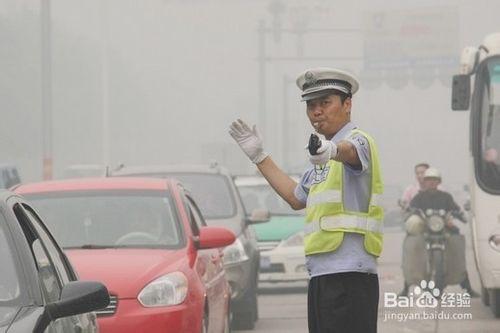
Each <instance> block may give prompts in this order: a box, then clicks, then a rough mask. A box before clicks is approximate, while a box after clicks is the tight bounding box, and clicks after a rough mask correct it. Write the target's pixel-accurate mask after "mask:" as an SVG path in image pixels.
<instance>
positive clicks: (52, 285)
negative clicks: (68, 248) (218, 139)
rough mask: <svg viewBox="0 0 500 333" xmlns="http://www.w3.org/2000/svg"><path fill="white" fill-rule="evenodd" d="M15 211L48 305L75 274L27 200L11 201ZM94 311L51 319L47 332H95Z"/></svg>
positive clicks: (74, 278)
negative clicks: (92, 312)
mask: <svg viewBox="0 0 500 333" xmlns="http://www.w3.org/2000/svg"><path fill="white" fill-rule="evenodd" d="M12 210H13V212H14V214H15V216H16V218H17V220H18V222H19V223H20V225H21V227H22V229H23V231H24V233H25V234H26V239H27V240H28V242H29V243H30V244H29V245H30V248H31V250H32V254H33V257H34V259H35V262H36V264H37V267H38V272H39V281H40V282H41V283H40V287H41V289H42V293H43V295H44V301H45V303H46V304H49V303H52V302H56V301H58V300H59V297H60V295H61V291H62V288H63V286H64V285H65V284H67V283H68V282H70V281H74V280H76V274H75V273H74V271H73V270H72V268H71V265H70V264H69V262H68V261H67V258H66V256H65V255H64V254H63V252H62V251H61V249H60V248H59V246H58V245H57V244H56V243H55V241H54V239H53V238H52V236H51V235H50V233H49V232H48V231H47V229H46V227H45V225H44V224H43V223H42V222H41V220H40V218H39V217H38V215H37V214H36V213H35V211H34V210H33V209H32V208H31V207H30V206H29V205H28V204H26V203H24V202H21V201H16V202H13V203H12ZM95 323H96V321H95V315H94V314H83V315H78V316H72V317H67V318H61V319H58V320H56V321H54V322H52V323H51V324H50V325H49V326H48V327H47V329H46V330H45V332H46V333H66V332H69V333H72V332H81V333H84V332H89V333H90V332H96V324H95Z"/></svg>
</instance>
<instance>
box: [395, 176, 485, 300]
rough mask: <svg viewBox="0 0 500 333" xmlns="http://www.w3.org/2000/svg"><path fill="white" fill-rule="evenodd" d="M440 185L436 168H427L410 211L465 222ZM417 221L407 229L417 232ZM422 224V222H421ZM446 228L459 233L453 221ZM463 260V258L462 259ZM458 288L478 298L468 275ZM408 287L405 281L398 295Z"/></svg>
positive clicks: (405, 291)
mask: <svg viewBox="0 0 500 333" xmlns="http://www.w3.org/2000/svg"><path fill="white" fill-rule="evenodd" d="M440 184H441V174H440V173H439V171H438V170H437V169H436V168H428V169H427V170H426V171H425V173H424V188H425V190H424V191H421V192H419V193H418V194H417V195H416V196H415V197H414V198H413V199H412V201H411V202H410V209H420V210H422V211H424V212H425V211H426V210H428V209H432V210H445V211H446V212H450V213H452V216H453V217H454V218H456V219H458V220H460V221H462V222H463V223H466V222H467V219H466V218H465V216H464V214H463V212H462V211H461V209H460V207H459V206H458V205H457V204H456V203H455V201H454V200H453V197H452V196H451V194H450V193H448V192H445V191H441V190H439V189H438V187H439V185H440ZM409 222H410V223H413V225H412V226H408V223H409ZM416 223H418V222H417V221H413V220H411V221H407V227H411V228H412V229H413V230H417V229H418V226H416V225H415V224H416ZM422 223H423V221H422ZM446 228H447V230H448V233H450V234H452V235H453V234H455V235H458V234H459V233H460V231H459V229H458V228H457V227H456V226H455V225H454V223H453V219H452V218H449V219H448V220H447V221H446ZM464 260H465V258H464ZM460 286H461V287H462V288H464V289H465V290H466V291H467V292H468V293H469V294H470V296H471V297H477V296H479V295H478V294H477V292H475V291H474V290H473V289H472V287H471V284H470V281H469V277H468V274H467V273H466V275H465V279H464V280H463V281H462V282H461V283H460ZM408 288H409V285H408V283H407V282H406V281H405V284H404V288H403V291H402V292H401V293H400V295H406V294H408Z"/></svg>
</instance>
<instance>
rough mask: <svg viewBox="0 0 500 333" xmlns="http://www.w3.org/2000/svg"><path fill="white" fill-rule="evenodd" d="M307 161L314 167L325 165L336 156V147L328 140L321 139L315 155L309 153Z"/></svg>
mask: <svg viewBox="0 0 500 333" xmlns="http://www.w3.org/2000/svg"><path fill="white" fill-rule="evenodd" d="M308 154H309V161H311V163H312V164H314V165H325V164H327V163H328V161H329V160H330V159H332V158H335V157H336V156H337V145H336V144H335V143H333V142H331V141H330V140H323V139H321V146H320V147H319V148H318V151H317V152H316V155H311V153H309V152H308Z"/></svg>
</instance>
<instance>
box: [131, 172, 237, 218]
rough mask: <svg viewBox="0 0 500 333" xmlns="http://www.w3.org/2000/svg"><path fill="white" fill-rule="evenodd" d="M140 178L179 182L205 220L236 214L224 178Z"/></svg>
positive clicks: (205, 175)
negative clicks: (168, 179) (166, 179)
mask: <svg viewBox="0 0 500 333" xmlns="http://www.w3.org/2000/svg"><path fill="white" fill-rule="evenodd" d="M134 176H137V175H134ZM140 176H147V177H158V178H165V177H167V176H168V177H173V178H175V179H177V180H179V181H180V182H181V183H182V185H183V186H184V188H185V189H187V190H188V191H189V193H191V195H192V196H193V199H194V200H195V201H196V204H197V205H198V207H199V208H200V211H201V213H202V214H203V217H204V218H205V219H224V218H230V217H233V216H234V215H235V214H236V206H235V202H234V198H233V195H232V190H231V187H230V185H229V182H228V181H227V178H226V177H225V176H222V175H215V174H209V173H169V174H164V173H163V174H141V175H140Z"/></svg>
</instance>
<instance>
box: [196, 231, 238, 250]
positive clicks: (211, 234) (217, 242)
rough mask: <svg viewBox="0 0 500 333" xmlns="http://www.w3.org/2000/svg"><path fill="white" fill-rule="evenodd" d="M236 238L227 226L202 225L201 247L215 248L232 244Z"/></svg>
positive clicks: (198, 245) (199, 238) (199, 242)
mask: <svg viewBox="0 0 500 333" xmlns="http://www.w3.org/2000/svg"><path fill="white" fill-rule="evenodd" d="M235 240H236V236H235V235H234V233H233V232H232V231H231V230H229V229H226V228H220V227H202V228H201V229H200V234H199V235H198V241H197V247H198V248H199V249H214V248H219V247H225V246H228V245H231V244H233V243H234V241H235Z"/></svg>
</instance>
